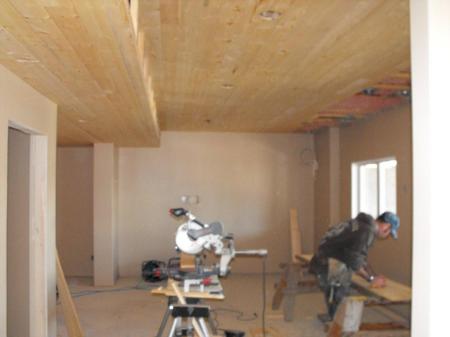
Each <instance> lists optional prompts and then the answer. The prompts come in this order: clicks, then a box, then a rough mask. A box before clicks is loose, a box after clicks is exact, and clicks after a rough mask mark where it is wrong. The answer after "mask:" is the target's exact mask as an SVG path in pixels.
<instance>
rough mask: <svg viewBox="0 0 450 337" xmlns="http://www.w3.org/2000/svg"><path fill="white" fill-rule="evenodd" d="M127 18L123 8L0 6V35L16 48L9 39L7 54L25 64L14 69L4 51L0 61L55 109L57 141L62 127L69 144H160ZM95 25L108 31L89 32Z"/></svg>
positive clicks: (65, 0) (55, 3)
mask: <svg viewBox="0 0 450 337" xmlns="http://www.w3.org/2000/svg"><path fill="white" fill-rule="evenodd" d="M86 9H88V10H87V11H86ZM80 10H85V12H81V13H80ZM86 12H89V14H88V15H87V16H86ZM91 13H95V16H92V15H91ZM128 15H129V14H128V8H127V3H126V1H124V0H111V1H105V2H104V3H102V2H101V1H95V2H91V1H87V0H81V1H70V0H28V1H26V2H25V1H23V2H9V1H6V0H5V1H2V2H1V3H0V27H1V28H2V29H3V31H6V32H8V34H10V36H12V37H14V40H15V42H12V39H9V40H8V43H10V45H9V46H5V49H6V50H8V48H16V52H15V53H16V55H15V56H18V55H17V53H18V51H19V50H20V51H21V53H22V57H23V56H24V55H26V56H27V57H28V59H27V60H21V61H20V59H18V60H19V61H20V62H22V63H23V64H20V62H16V63H17V64H15V63H14V62H13V59H12V58H11V57H10V56H11V55H12V56H14V55H13V54H14V53H11V50H9V51H7V52H10V53H11V54H10V55H9V56H8V55H7V56H4V55H2V56H1V57H0V61H1V62H2V63H4V64H5V65H6V66H7V67H9V68H10V69H11V70H12V71H14V72H16V73H17V74H18V75H19V76H21V77H22V78H25V80H27V81H28V82H30V84H32V85H33V86H35V87H36V88H37V89H38V90H39V91H40V92H42V93H43V94H44V95H46V96H48V97H50V98H51V99H52V100H54V101H55V102H56V103H57V104H58V105H59V108H58V111H59V114H60V115H61V116H63V118H62V121H63V122H61V123H59V134H60V135H61V136H60V139H64V136H63V133H64V130H65V127H64V125H65V124H67V128H66V129H67V130H68V131H67V132H68V133H70V134H71V136H70V137H66V139H71V141H74V139H76V136H75V135H76V134H78V137H79V142H80V143H85V142H86V141H92V140H93V139H94V138H95V139H97V140H102V141H112V142H116V143H117V144H118V145H121V144H126V145H138V146H139V145H140V146H142V145H153V146H154V145H158V144H159V128H158V125H157V120H156V111H155V109H152V108H151V107H150V105H149V101H148V95H147V92H146V88H145V86H144V79H143V77H142V76H141V74H140V67H139V63H138V61H137V55H136V46H135V44H134V42H135V41H134V39H133V37H132V35H131V34H130V32H132V31H131V29H130V27H131V24H130V22H129V16H128ZM96 20H100V21H102V22H106V23H107V24H106V26H104V27H100V28H102V29H98V28H99V27H98V26H97V25H96V24H95V25H93V24H91V23H92V22H94V23H95V21H96ZM111 25H113V26H114V27H112V28H111ZM105 27H106V28H105ZM91 28H93V30H91ZM117 32H119V33H117ZM0 33H2V31H1V30H0ZM0 35H1V34H0ZM3 35H4V34H3ZM18 46H23V48H21V49H20V48H19V49H17V47H18ZM24 51H27V53H28V54H24V53H23V52H24ZM124 58H126V60H124ZM25 62H27V63H26V64H25ZM32 62H35V64H32ZM40 77H41V78H40ZM139 80H140V81H139ZM69 120H70V121H71V124H70V125H69V124H68V122H67V121H69ZM79 120H82V121H83V123H81V122H78V121H79ZM85 121H86V122H87V123H84V122H85ZM76 130H78V131H76ZM88 135H90V136H89V137H88Z"/></svg>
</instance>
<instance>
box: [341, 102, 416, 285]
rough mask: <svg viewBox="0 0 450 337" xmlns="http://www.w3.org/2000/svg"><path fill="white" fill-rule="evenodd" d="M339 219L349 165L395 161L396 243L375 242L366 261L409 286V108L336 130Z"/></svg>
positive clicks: (345, 212) (345, 209)
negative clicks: (338, 170) (378, 159)
mask: <svg viewBox="0 0 450 337" xmlns="http://www.w3.org/2000/svg"><path fill="white" fill-rule="evenodd" d="M340 147H341V149H340V157H341V217H342V219H346V218H349V217H350V216H351V164H352V162H356V161H363V160H370V159H377V158H386V157H391V156H393V157H395V158H396V159H397V213H398V215H399V217H400V219H401V227H400V230H399V239H398V240H386V241H384V242H381V241H380V242H376V243H375V244H374V246H373V247H372V248H371V251H370V254H369V261H370V262H371V264H372V266H373V267H374V269H375V270H376V271H377V272H379V273H383V274H385V275H387V276H388V277H390V278H393V279H395V280H398V281H400V282H403V283H406V284H411V258H412V255H411V253H412V251H411V249H412V248H411V240H412V229H411V227H412V226H411V219H412V155H411V151H412V145H411V108H410V105H404V106H401V107H398V108H396V109H393V110H389V111H384V112H381V113H378V114H376V115H374V116H373V117H371V118H368V119H366V120H363V121H359V122H355V123H353V124H352V125H350V126H348V127H343V128H341V130H340Z"/></svg>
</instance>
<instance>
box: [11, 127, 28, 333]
mask: <svg viewBox="0 0 450 337" xmlns="http://www.w3.org/2000/svg"><path fill="white" fill-rule="evenodd" d="M7 205H8V209H7V269H6V273H7V294H8V295H7V319H8V321H7V336H8V337H9V336H29V335H30V135H29V134H26V133H24V132H22V131H20V130H17V129H14V128H9V129H8V194H7Z"/></svg>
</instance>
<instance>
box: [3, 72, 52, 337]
mask: <svg viewBox="0 0 450 337" xmlns="http://www.w3.org/2000/svg"><path fill="white" fill-rule="evenodd" d="M0 102H1V104H0V186H2V188H1V189H0V337H6V289H7V288H6V279H7V275H6V220H7V216H6V209H7V165H8V160H7V144H8V126H9V125H10V124H13V125H15V126H18V127H20V128H21V129H25V130H26V131H27V132H29V133H32V134H33V136H32V138H34V137H35V136H34V135H42V136H45V140H46V143H47V153H46V156H47V157H46V158H47V160H46V163H45V164H46V168H45V169H46V170H47V173H48V174H47V203H46V206H45V216H46V217H45V221H46V226H45V232H43V233H34V234H35V235H36V236H40V235H41V234H42V235H45V239H46V240H45V241H46V242H45V243H46V247H47V249H46V259H45V263H44V265H42V266H40V267H41V268H40V269H41V272H42V273H43V274H42V275H41V276H43V279H44V280H45V281H44V282H45V284H44V286H46V289H40V292H39V293H36V294H34V295H36V296H44V297H46V299H47V301H46V303H44V304H43V305H42V306H41V305H40V303H39V301H38V300H37V302H33V303H34V304H36V306H35V307H33V310H32V322H31V324H32V326H33V324H35V325H34V326H35V327H36V329H35V330H34V331H33V333H34V336H42V337H47V336H48V337H53V336H55V335H56V320H55V317H56V315H55V307H56V298H55V289H56V278H55V252H54V249H53V247H55V158H56V105H55V104H54V103H52V102H51V101H49V100H48V99H47V98H45V97H44V96H42V95H40V94H39V93H38V92H36V91H35V90H34V89H33V88H31V87H30V86H28V85H27V84H26V83H24V82H23V81H22V80H20V79H19V78H18V77H16V76H15V75H14V74H12V73H11V72H9V71H8V70H7V69H5V68H4V67H3V66H1V65H0ZM32 143H33V141H32ZM42 192H44V191H41V193H42ZM32 296H33V294H32ZM32 299H33V300H35V299H36V298H32ZM33 315H42V316H41V317H45V319H39V320H37V319H36V320H33V317H34V316H33Z"/></svg>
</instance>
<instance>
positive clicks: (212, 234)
mask: <svg viewBox="0 0 450 337" xmlns="http://www.w3.org/2000/svg"><path fill="white" fill-rule="evenodd" d="M169 213H170V214H171V215H172V216H174V217H176V218H178V219H180V218H185V219H186V221H185V222H183V223H182V224H181V225H180V226H179V227H178V229H177V231H176V234H175V243H176V247H175V248H176V250H177V251H179V252H181V253H182V254H183V253H184V254H187V255H190V256H194V257H195V266H194V267H193V268H192V269H191V270H183V268H182V266H181V263H180V258H179V257H177V258H172V259H170V260H169V262H168V264H167V267H166V266H161V267H160V268H154V267H152V268H151V270H149V271H148V273H147V274H150V275H156V274H157V275H167V276H169V277H171V278H174V279H179V280H183V281H185V282H184V283H185V284H187V285H188V286H189V284H191V283H192V284H195V283H196V282H198V285H200V284H201V282H203V281H204V280H205V279H206V278H208V277H210V276H212V275H217V276H226V275H227V274H228V273H229V271H230V262H231V261H232V260H233V258H234V257H235V256H239V255H241V256H243V255H247V256H261V257H265V256H266V255H267V249H257V250H236V249H235V248H234V240H233V239H234V238H233V234H229V233H228V234H225V232H224V227H223V225H222V224H221V223H220V222H212V223H209V224H208V223H203V222H201V221H199V220H198V219H197V218H196V217H195V215H193V214H192V213H191V212H189V211H188V210H186V209H184V208H172V209H170V210H169ZM206 251H211V252H213V253H214V254H215V255H216V256H218V257H220V260H219V263H216V264H214V265H205V264H204V263H203V254H204V253H205V252H206ZM143 268H144V267H143ZM143 272H144V270H143ZM186 281H187V282H186Z"/></svg>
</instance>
